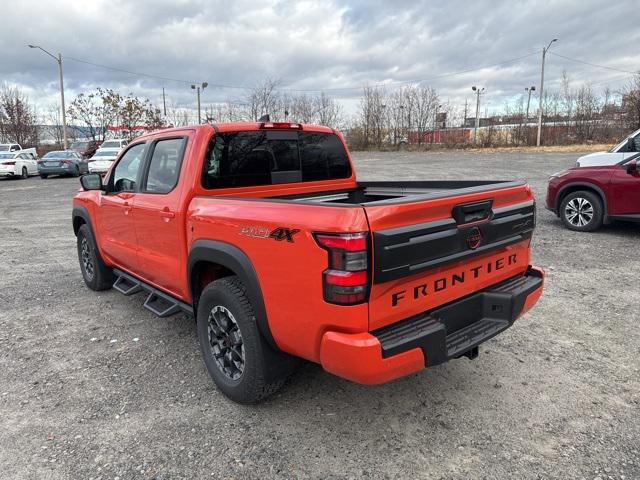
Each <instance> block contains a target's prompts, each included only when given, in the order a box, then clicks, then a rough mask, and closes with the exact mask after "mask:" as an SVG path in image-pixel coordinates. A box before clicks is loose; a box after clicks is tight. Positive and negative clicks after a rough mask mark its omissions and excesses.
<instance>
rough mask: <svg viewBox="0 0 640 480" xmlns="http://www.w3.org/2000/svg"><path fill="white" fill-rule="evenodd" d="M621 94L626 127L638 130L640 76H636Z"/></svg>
mask: <svg viewBox="0 0 640 480" xmlns="http://www.w3.org/2000/svg"><path fill="white" fill-rule="evenodd" d="M621 93H622V112H623V115H624V123H625V127H626V128H627V129H629V130H636V129H638V128H640V74H636V75H635V76H634V77H633V78H632V79H631V80H630V81H629V82H628V83H627V85H625V87H624V88H623V89H622V92H621Z"/></svg>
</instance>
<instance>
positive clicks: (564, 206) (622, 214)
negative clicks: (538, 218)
mask: <svg viewBox="0 0 640 480" xmlns="http://www.w3.org/2000/svg"><path fill="white" fill-rule="evenodd" d="M639 162H640V153H636V154H634V155H632V156H629V157H627V158H625V159H624V160H622V161H621V162H619V163H617V164H615V165H600V166H593V167H575V168H569V169H567V170H564V171H562V172H558V173H554V174H553V175H551V177H549V185H548V188H547V202H546V204H547V205H546V206H547V209H548V210H551V211H552V212H553V213H555V214H556V215H558V216H559V217H560V219H561V220H562V223H564V225H565V226H566V227H567V228H569V229H571V230H576V231H579V232H591V231H593V230H596V229H598V228H600V227H601V226H602V224H603V223H609V222H610V221H611V220H622V221H630V222H640V171H639V167H640V165H639Z"/></svg>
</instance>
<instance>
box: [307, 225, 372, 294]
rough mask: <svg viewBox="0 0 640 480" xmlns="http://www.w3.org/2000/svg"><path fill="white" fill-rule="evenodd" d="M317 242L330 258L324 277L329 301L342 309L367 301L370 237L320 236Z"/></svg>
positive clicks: (325, 291)
mask: <svg viewBox="0 0 640 480" xmlns="http://www.w3.org/2000/svg"><path fill="white" fill-rule="evenodd" d="M315 238H316V241H317V242H318V244H319V245H320V246H321V247H322V248H324V249H325V250H326V251H327V252H328V254H329V268H328V269H327V270H325V271H324V272H323V273H322V279H323V282H322V283H323V289H324V299H325V301H327V302H329V303H335V304H338V305H354V304H357V303H362V302H364V301H366V300H367V294H368V293H369V272H368V264H369V260H368V257H369V254H368V234H367V233H366V232H363V233H348V234H329V233H317V234H316V235H315Z"/></svg>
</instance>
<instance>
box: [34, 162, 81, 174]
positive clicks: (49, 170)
mask: <svg viewBox="0 0 640 480" xmlns="http://www.w3.org/2000/svg"><path fill="white" fill-rule="evenodd" d="M73 172H75V165H72V164H69V165H65V166H59V167H46V166H44V165H38V173H39V174H46V175H66V174H71V173H73Z"/></svg>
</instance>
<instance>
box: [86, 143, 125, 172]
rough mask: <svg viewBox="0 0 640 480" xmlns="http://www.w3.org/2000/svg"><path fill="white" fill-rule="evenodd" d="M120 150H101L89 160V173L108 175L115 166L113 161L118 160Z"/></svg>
mask: <svg viewBox="0 0 640 480" xmlns="http://www.w3.org/2000/svg"><path fill="white" fill-rule="evenodd" d="M118 153H120V149H119V148H100V149H98V151H97V152H96V153H95V154H94V155H93V157H91V158H90V159H89V173H107V170H109V168H111V165H113V161H114V160H115V159H116V158H118Z"/></svg>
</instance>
